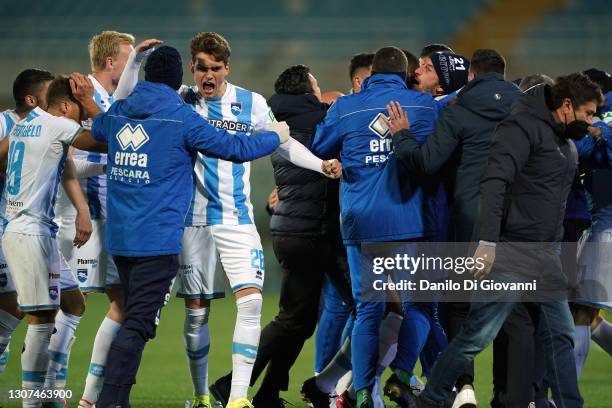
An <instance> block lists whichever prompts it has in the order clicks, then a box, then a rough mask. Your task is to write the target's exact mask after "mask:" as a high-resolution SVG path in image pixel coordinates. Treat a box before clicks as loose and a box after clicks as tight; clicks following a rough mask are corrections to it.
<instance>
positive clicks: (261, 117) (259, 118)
mask: <svg viewBox="0 0 612 408" xmlns="http://www.w3.org/2000/svg"><path fill="white" fill-rule="evenodd" d="M252 94H253V129H254V130H256V131H258V130H266V129H267V125H269V124H270V123H272V122H276V118H275V117H274V114H273V113H272V109H270V107H269V106H268V103H267V102H266V99H265V98H264V97H263V96H261V95H260V94H258V93H255V92H253V93H252Z"/></svg>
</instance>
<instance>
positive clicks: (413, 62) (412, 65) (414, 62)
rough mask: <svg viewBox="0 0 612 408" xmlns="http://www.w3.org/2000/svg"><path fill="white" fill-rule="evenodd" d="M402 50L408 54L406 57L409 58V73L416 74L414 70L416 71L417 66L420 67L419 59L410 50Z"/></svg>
mask: <svg viewBox="0 0 612 408" xmlns="http://www.w3.org/2000/svg"><path fill="white" fill-rule="evenodd" d="M402 52H403V53H404V55H405V56H406V59H407V60H408V73H409V74H410V75H414V71H416V70H417V68H418V67H419V59H418V58H417V57H416V56H415V55H414V54H413V53H411V52H410V51H408V50H402Z"/></svg>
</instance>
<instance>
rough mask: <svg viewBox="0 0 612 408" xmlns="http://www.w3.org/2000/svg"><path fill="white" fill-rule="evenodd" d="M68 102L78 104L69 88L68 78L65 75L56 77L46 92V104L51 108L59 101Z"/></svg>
mask: <svg viewBox="0 0 612 408" xmlns="http://www.w3.org/2000/svg"><path fill="white" fill-rule="evenodd" d="M66 100H67V101H70V102H74V103H76V104H78V103H79V102H78V101H77V100H76V98H75V97H74V95H72V88H70V78H68V77H67V76H66V75H58V76H57V78H55V79H54V80H53V81H52V82H51V83H50V84H49V90H48V91H47V104H48V105H49V106H53V105H55V104H57V103H59V102H61V101H66Z"/></svg>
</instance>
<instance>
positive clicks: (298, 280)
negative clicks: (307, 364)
mask: <svg viewBox="0 0 612 408" xmlns="http://www.w3.org/2000/svg"><path fill="white" fill-rule="evenodd" d="M272 242H273V246H274V254H275V255H276V258H277V259H278V261H279V263H280V265H281V270H282V284H281V292H280V299H279V311H278V314H277V315H276V317H275V318H274V320H272V321H271V322H270V323H269V324H268V325H267V326H266V327H265V328H264V329H263V330H262V332H261V339H260V341H259V349H258V352H257V359H256V360H255V364H254V366H253V374H252V376H251V385H253V384H254V383H255V382H256V381H257V378H258V377H259V375H260V374H261V373H262V372H263V370H264V369H265V368H266V366H267V367H268V369H267V371H266V374H265V376H264V379H263V381H262V383H261V388H260V389H259V391H258V392H257V397H258V398H276V397H278V394H279V391H280V390H287V387H288V385H289V370H290V369H291V366H292V365H293V363H294V362H295V360H296V359H297V357H298V355H299V354H300V351H301V350H302V347H303V346H304V342H305V341H306V340H307V339H308V338H309V337H311V336H312V334H313V333H314V330H315V327H316V325H317V320H318V315H319V300H320V296H321V289H322V287H323V278H324V276H325V274H328V276H329V278H330V281H331V283H332V284H333V285H334V287H335V288H336V289H337V290H338V292H339V294H340V295H341V296H342V298H343V300H344V301H345V302H350V303H352V298H351V296H350V293H351V287H350V282H349V280H348V276H349V275H348V266H347V263H346V253H345V251H344V247H343V246H342V243H341V242H340V241H339V240H338V242H337V243H336V242H335V241H334V242H332V243H330V241H328V240H325V239H321V238H297V237H273V240H272Z"/></svg>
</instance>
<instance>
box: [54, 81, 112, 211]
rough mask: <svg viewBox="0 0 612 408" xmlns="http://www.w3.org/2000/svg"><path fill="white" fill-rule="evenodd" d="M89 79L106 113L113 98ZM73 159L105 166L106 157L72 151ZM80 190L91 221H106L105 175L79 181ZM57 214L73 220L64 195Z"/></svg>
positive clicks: (72, 209) (99, 154)
mask: <svg viewBox="0 0 612 408" xmlns="http://www.w3.org/2000/svg"><path fill="white" fill-rule="evenodd" d="M89 79H91V82H93V85H94V100H95V101H96V104H97V105H98V108H100V110H101V111H102V112H106V111H107V110H108V108H110V106H111V105H112V103H113V96H112V95H110V94H109V93H108V92H107V91H106V89H104V87H103V86H102V85H100V83H99V82H98V81H97V80H96V78H94V77H93V75H89ZM83 127H84V128H86V129H91V120H88V121H87V122H84V123H83ZM73 157H74V158H75V159H79V160H86V161H88V162H91V163H102V164H106V160H107V156H106V154H105V153H95V152H85V151H83V150H78V149H74V153H73ZM80 182H81V189H82V190H83V194H85V197H86V198H87V202H88V203H89V214H90V215H91V219H92V220H96V219H106V174H103V175H100V176H93V177H88V178H84V179H80ZM57 213H58V216H59V217H65V218H74V217H76V210H75V209H74V207H73V206H72V204H71V203H70V201H69V200H68V197H66V194H61V198H60V199H59V200H58V206H57Z"/></svg>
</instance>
